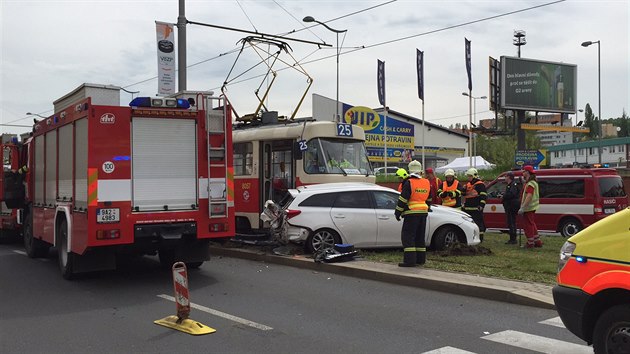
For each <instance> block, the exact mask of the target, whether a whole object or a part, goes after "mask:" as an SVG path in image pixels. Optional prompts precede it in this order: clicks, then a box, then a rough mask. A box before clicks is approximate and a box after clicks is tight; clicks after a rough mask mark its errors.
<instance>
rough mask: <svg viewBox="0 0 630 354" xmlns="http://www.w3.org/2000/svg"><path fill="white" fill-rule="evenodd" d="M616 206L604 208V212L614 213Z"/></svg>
mask: <svg viewBox="0 0 630 354" xmlns="http://www.w3.org/2000/svg"><path fill="white" fill-rule="evenodd" d="M615 211H616V210H615V208H604V214H614V213H615Z"/></svg>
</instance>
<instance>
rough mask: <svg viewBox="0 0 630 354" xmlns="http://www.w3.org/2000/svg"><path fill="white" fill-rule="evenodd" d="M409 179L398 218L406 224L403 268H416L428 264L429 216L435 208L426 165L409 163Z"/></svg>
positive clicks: (403, 229)
mask: <svg viewBox="0 0 630 354" xmlns="http://www.w3.org/2000/svg"><path fill="white" fill-rule="evenodd" d="M409 173H410V174H409V178H407V180H405V181H404V182H403V187H402V192H401V193H400V197H399V198H398V204H397V205H396V211H395V212H394V215H395V216H396V220H399V221H400V217H401V216H402V217H403V218H404V219H405V220H404V221H403V226H402V231H401V239H402V245H403V251H404V252H403V261H402V262H401V263H398V266H399V267H414V266H415V265H416V264H418V265H423V264H424V263H425V262H426V256H427V255H426V251H427V249H426V245H425V233H426V227H427V216H428V212H429V210H430V209H429V208H430V206H431V199H430V196H429V193H430V191H431V184H430V182H429V180H428V179H426V178H422V176H421V175H422V164H421V163H420V162H418V161H416V160H413V161H411V162H410V163H409Z"/></svg>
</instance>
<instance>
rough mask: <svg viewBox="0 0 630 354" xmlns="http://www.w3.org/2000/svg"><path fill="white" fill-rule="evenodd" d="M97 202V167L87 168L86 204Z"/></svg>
mask: <svg viewBox="0 0 630 354" xmlns="http://www.w3.org/2000/svg"><path fill="white" fill-rule="evenodd" d="M97 203H98V168H88V206H96V205H97Z"/></svg>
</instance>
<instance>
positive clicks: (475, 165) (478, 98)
mask: <svg viewBox="0 0 630 354" xmlns="http://www.w3.org/2000/svg"><path fill="white" fill-rule="evenodd" d="M462 95H464V96H468V97H470V98H472V99H473V121H474V123H473V124H472V125H473V126H477V100H485V99H487V98H488V97H486V96H479V97H475V96H469V95H468V93H466V92H462ZM471 129H472V127H471ZM473 154H474V155H473V156H475V160H474V161H473V163H474V165H473V167H477V138H476V137H474V138H473Z"/></svg>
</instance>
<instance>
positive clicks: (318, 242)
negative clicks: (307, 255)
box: [306, 229, 341, 254]
mask: <svg viewBox="0 0 630 354" xmlns="http://www.w3.org/2000/svg"><path fill="white" fill-rule="evenodd" d="M335 243H341V237H339V234H338V233H337V232H336V231H334V230H331V229H321V230H317V231H315V232H313V233H312V234H311V236H309V237H308V239H307V240H306V250H307V251H308V252H311V253H313V254H315V253H316V252H317V251H319V250H320V249H326V248H333V247H335Z"/></svg>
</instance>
